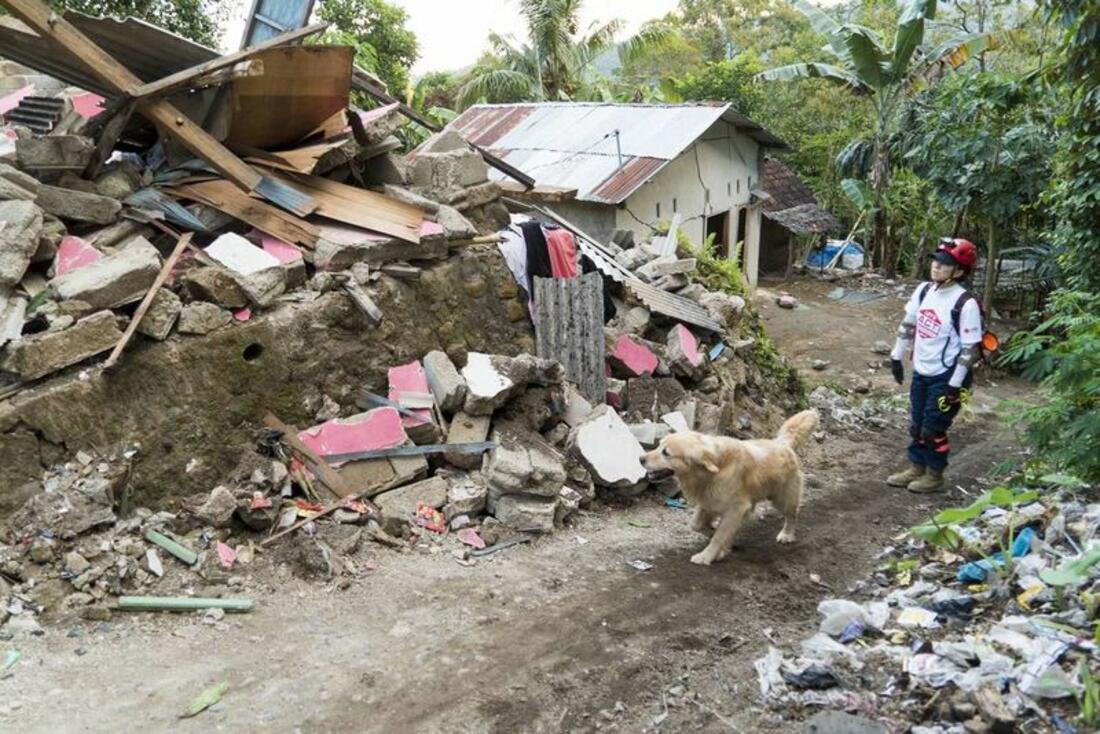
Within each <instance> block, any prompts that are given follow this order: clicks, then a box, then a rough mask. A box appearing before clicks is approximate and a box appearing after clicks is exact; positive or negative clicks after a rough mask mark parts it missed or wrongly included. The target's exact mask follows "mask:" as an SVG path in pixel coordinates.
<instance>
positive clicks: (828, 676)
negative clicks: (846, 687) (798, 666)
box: [781, 663, 840, 691]
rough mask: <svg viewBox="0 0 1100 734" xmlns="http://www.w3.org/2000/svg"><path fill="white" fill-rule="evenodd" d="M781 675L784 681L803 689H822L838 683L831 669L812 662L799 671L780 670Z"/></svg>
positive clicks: (835, 685)
mask: <svg viewBox="0 0 1100 734" xmlns="http://www.w3.org/2000/svg"><path fill="white" fill-rule="evenodd" d="M781 675H782V676H783V681H784V682H785V683H787V684H788V685H791V686H794V687H795V688H801V689H803V690H811V691H824V690H828V689H829V688H836V687H837V686H838V685H840V681H839V680H837V677H836V675H835V674H834V673H833V671H831V670H829V669H828V668H826V667H825V666H823V665H816V664H813V663H811V664H810V665H807V666H806V667H805V668H803V669H802V670H800V671H782V673H781Z"/></svg>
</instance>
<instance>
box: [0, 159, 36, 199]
mask: <svg viewBox="0 0 1100 734" xmlns="http://www.w3.org/2000/svg"><path fill="white" fill-rule="evenodd" d="M41 185H42V184H40V183H39V182H38V179H36V178H35V177H34V176H31V175H30V174H26V173H23V172H22V171H20V170H18V169H16V168H12V167H11V166H9V165H8V164H7V163H0V199H4V200H10V199H21V200H23V201H34V199H35V197H36V196H38V189H39V187H40V186H41Z"/></svg>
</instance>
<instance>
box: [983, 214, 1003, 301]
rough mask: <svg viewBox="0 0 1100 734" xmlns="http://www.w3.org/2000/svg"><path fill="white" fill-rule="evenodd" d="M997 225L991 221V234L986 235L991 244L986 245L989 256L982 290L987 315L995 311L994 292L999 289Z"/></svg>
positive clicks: (987, 256)
mask: <svg viewBox="0 0 1100 734" xmlns="http://www.w3.org/2000/svg"><path fill="white" fill-rule="evenodd" d="M996 233H997V225H996V224H994V223H993V220H992V219H990V220H989V233H988V234H987V235H986V237H987V239H988V240H989V242H987V243H986V248H987V250H988V254H987V255H986V261H985V286H984V287H983V288H982V303H983V304H985V311H986V313H991V312H992V311H993V291H994V289H995V288H996V287H997V270H998V269H999V268H998V267H997V240H996V239H994V235H995V234H996Z"/></svg>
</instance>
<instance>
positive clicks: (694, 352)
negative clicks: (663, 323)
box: [676, 324, 703, 367]
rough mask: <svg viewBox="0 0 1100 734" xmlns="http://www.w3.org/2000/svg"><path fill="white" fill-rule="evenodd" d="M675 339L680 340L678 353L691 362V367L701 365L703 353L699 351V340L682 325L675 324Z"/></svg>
mask: <svg viewBox="0 0 1100 734" xmlns="http://www.w3.org/2000/svg"><path fill="white" fill-rule="evenodd" d="M676 338H677V339H679V340H680V351H681V352H683V353H684V356H685V357H687V361H688V362H691V366H692V367H698V366H699V365H701V364H703V352H702V351H700V349H699V340H698V339H696V338H695V335H694V334H692V333H691V330H690V329H688V328H687V327H686V326H684V325H683V324H676Z"/></svg>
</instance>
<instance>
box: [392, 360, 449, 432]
mask: <svg viewBox="0 0 1100 734" xmlns="http://www.w3.org/2000/svg"><path fill="white" fill-rule="evenodd" d="M386 380H387V383H388V385H389V399H390V400H392V401H393V402H395V403H399V404H403V403H404V400H405V395H407V394H408V395H429V396H430V395H431V393H429V392H428V377H427V375H426V374H425V373H424V367H423V365H421V364H420V360H413V361H412V362H409V363H408V364H403V365H398V366H397V367H390V368H389V370H388V371H387V373H386ZM403 407H404V405H403ZM412 412H413V413H415V414H416V415H417V416H418V417H416V418H414V417H413V416H411V415H403V416H402V417H401V425H402V426H404V428H405V433H407V434H408V436H409V438H411V439H412V440H413V442H414V443H417V444H426V443H435V442H436V441H437V440H438V439H439V435H440V433H439V426H437V425H436V424H435V422H434V421H433V419H432V411H431V409H430V408H418V409H415V410H412Z"/></svg>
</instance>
